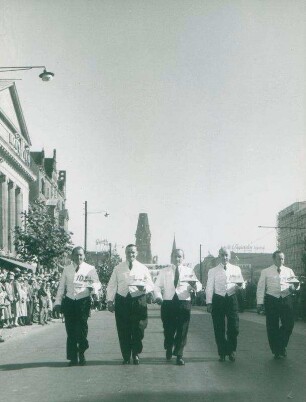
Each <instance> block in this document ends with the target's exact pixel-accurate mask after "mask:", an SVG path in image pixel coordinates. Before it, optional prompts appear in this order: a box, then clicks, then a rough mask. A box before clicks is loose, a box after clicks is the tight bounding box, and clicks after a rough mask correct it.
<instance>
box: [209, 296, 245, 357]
mask: <svg viewBox="0 0 306 402" xmlns="http://www.w3.org/2000/svg"><path fill="white" fill-rule="evenodd" d="M211 315H212V320H213V325H214V332H215V339H216V343H217V348H218V354H219V356H225V355H228V354H230V353H231V352H235V351H236V349H237V336H238V334H239V316H238V302H237V297H236V295H235V294H234V295H232V296H227V295H226V296H225V297H223V296H219V295H217V294H214V295H213V299H212V314H211ZM226 324H227V325H226ZM225 327H227V330H226V335H227V337H226V336H225Z"/></svg>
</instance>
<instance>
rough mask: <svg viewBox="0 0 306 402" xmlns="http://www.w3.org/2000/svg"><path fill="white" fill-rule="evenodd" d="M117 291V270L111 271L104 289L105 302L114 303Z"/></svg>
mask: <svg viewBox="0 0 306 402" xmlns="http://www.w3.org/2000/svg"><path fill="white" fill-rule="evenodd" d="M117 289H118V280H117V270H116V268H115V269H114V270H113V272H112V275H111V277H110V280H109V282H108V285H107V288H106V300H107V301H114V299H115V295H116V293H117Z"/></svg>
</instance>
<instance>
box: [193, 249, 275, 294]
mask: <svg viewBox="0 0 306 402" xmlns="http://www.w3.org/2000/svg"><path fill="white" fill-rule="evenodd" d="M219 262H220V260H219V258H218V257H215V256H213V255H212V254H209V255H208V256H206V257H205V258H204V260H203V261H202V263H201V270H202V273H201V274H200V264H197V265H196V266H195V267H194V272H195V274H196V276H197V278H198V279H200V278H202V283H203V285H204V286H206V283H207V276H208V271H209V270H210V269H211V268H214V267H216V266H217V265H218V264H219ZM230 263H231V264H234V265H238V266H239V267H240V268H241V272H242V275H243V278H244V280H245V281H248V282H251V283H257V282H258V279H259V277H260V272H261V271H262V270H263V269H264V268H267V267H269V266H270V265H272V264H273V261H272V254H270V253H235V252H233V251H232V252H231V259H230Z"/></svg>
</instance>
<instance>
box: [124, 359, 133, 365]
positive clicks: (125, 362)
mask: <svg viewBox="0 0 306 402" xmlns="http://www.w3.org/2000/svg"><path fill="white" fill-rule="evenodd" d="M130 363H131V361H130V359H126V360H123V362H122V364H130Z"/></svg>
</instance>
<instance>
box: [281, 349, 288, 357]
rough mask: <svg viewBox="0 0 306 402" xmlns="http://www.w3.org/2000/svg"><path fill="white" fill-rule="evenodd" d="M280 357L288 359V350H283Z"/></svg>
mask: <svg viewBox="0 0 306 402" xmlns="http://www.w3.org/2000/svg"><path fill="white" fill-rule="evenodd" d="M280 356H281V357H287V350H286V349H284V350H282V351H281V353H280Z"/></svg>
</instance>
